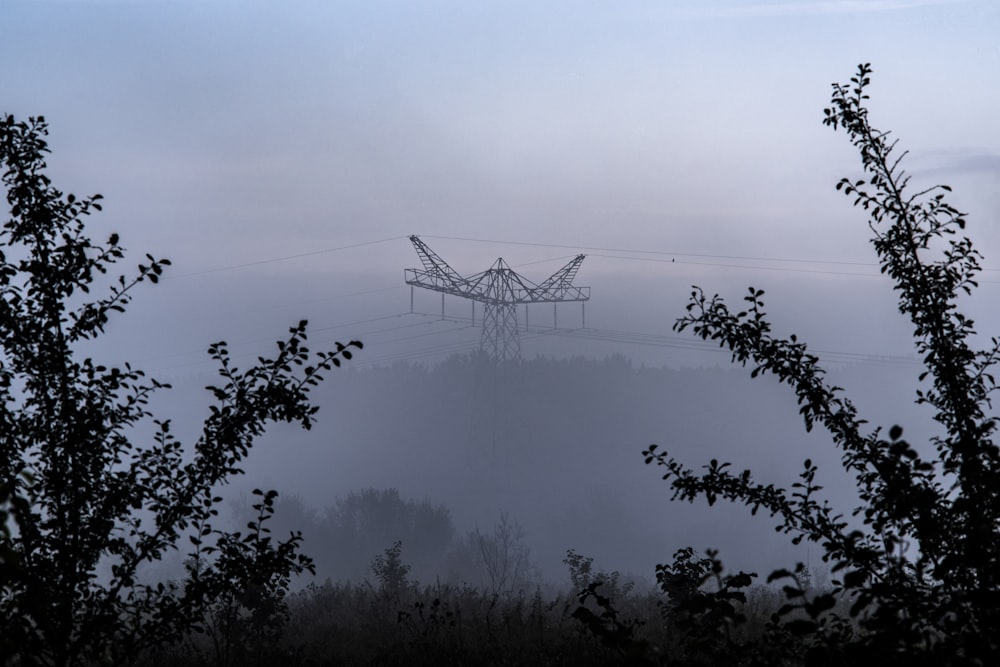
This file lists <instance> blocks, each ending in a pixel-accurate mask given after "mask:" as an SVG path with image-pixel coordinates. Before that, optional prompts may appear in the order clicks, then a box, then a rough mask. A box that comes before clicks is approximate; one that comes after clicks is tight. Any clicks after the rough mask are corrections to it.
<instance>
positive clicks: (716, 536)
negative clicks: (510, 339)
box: [169, 352, 926, 585]
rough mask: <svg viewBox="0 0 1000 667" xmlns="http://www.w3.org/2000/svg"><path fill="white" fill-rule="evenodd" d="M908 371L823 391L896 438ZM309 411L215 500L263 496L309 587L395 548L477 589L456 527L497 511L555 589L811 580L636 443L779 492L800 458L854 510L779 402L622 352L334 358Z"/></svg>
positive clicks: (742, 376)
mask: <svg viewBox="0 0 1000 667" xmlns="http://www.w3.org/2000/svg"><path fill="white" fill-rule="evenodd" d="M363 358H364V357H363V354H362V355H359V357H358V360H363ZM917 372H918V368H917V367H916V365H914V364H912V363H906V362H905V361H901V360H900V359H898V358H896V359H886V360H883V361H881V362H879V361H878V360H875V359H872V360H869V362H868V363H865V364H850V365H845V364H841V365H839V366H837V365H835V366H834V367H833V370H832V371H831V373H830V379H831V381H832V382H834V383H835V384H838V385H840V386H843V387H845V388H847V390H848V393H849V395H851V396H852V398H853V399H854V400H855V401H856V402H857V404H858V406H859V408H860V409H861V412H862V414H865V415H867V416H869V418H870V419H871V421H872V422H873V423H875V424H884V425H885V426H886V427H888V426H890V425H892V424H895V423H900V424H903V425H904V426H905V425H906V424H907V423H908V422H915V421H917V420H916V419H915V415H916V414H918V411H917V410H916V408H915V406H914V405H913V402H912V401H913V399H912V395H911V394H910V392H909V391H908V390H904V389H903V388H904V387H907V386H910V387H912V382H913V378H914V376H915V375H916V373H917ZM212 381H213V380H212V378H211V377H208V376H197V377H190V378H188V379H187V380H184V381H182V382H181V383H180V384H177V385H176V386H175V388H174V390H173V391H171V392H169V394H170V395H171V397H172V398H171V403H173V401H175V400H179V401H181V402H182V403H183V401H184V400H190V401H191V405H190V407H189V408H185V407H184V406H183V405H181V404H177V403H174V404H173V407H174V408H175V409H174V410H173V412H174V413H178V411H181V412H180V413H181V414H183V411H184V410H186V409H190V410H192V411H194V412H195V413H197V411H198V410H199V408H198V407H197V406H198V405H200V403H201V402H203V401H202V399H201V398H200V394H202V393H203V390H202V387H203V386H204V385H205V384H208V383H211V382H212ZM316 401H317V404H318V405H320V406H321V410H320V413H319V420H318V422H317V424H316V425H315V426H314V427H313V429H312V430H311V431H301V430H298V429H295V428H293V427H288V426H280V425H279V426H275V427H273V428H272V429H270V431H269V432H268V433H267V435H266V436H265V437H264V439H263V440H262V441H261V442H260V444H259V445H257V446H256V447H255V448H254V451H253V455H252V456H251V457H250V459H249V461H248V462H247V465H246V472H247V474H246V475H245V476H244V477H241V478H239V479H238V480H236V481H235V483H234V484H233V485H232V486H231V487H228V488H227V489H226V492H227V495H228V496H229V497H230V498H231V501H232V502H231V504H230V509H231V511H232V512H233V517H234V521H235V520H242V519H243V518H244V517H245V512H246V510H247V509H248V502H249V501H247V500H246V498H247V497H248V496H249V491H250V490H251V489H252V488H254V487H260V488H265V489H266V488H275V489H277V490H278V491H279V492H280V493H281V496H280V497H279V502H278V511H277V514H276V517H275V528H274V530H275V534H276V535H282V534H287V532H288V531H290V530H302V531H303V534H304V537H305V542H304V548H303V550H304V551H305V552H306V553H308V554H309V555H311V556H312V557H313V558H314V559H315V560H316V563H317V575H316V580H317V581H323V580H324V579H325V578H331V579H332V580H334V581H337V580H340V579H354V580H359V579H363V578H365V577H370V576H371V573H370V571H369V565H370V564H371V562H372V560H373V559H374V557H375V556H377V555H379V554H382V553H383V552H384V551H385V550H386V549H387V548H389V547H391V546H392V544H393V542H394V541H395V540H397V539H398V540H401V541H402V557H403V560H404V561H405V562H408V563H410V564H411V565H412V566H413V567H414V570H413V575H414V576H415V577H417V578H419V579H421V580H424V581H433V580H434V579H435V578H439V579H440V580H442V581H454V582H455V583H461V582H462V581H466V582H468V583H473V584H480V583H482V582H481V581H478V580H477V577H479V578H481V577H482V576H483V573H482V572H481V571H479V570H477V569H476V568H477V563H478V562H479V561H480V560H481V558H480V557H479V555H478V554H477V545H476V544H475V543H474V540H473V541H471V542H470V533H473V532H474V531H476V530H477V529H478V530H479V531H480V534H481V535H487V536H488V535H490V534H492V532H493V530H494V528H495V527H496V525H497V524H498V523H499V522H500V520H501V518H502V516H504V515H506V516H507V517H508V519H509V520H510V521H511V522H512V523H516V524H517V525H518V526H520V527H522V528H523V531H524V532H523V539H521V540H520V541H519V545H520V546H523V547H524V548H526V549H528V550H529V552H530V562H531V564H532V565H533V566H534V567H535V568H536V569H535V570H533V571H532V573H533V574H534V575H536V578H537V579H539V580H540V581H544V582H548V583H554V584H559V585H562V584H564V583H565V581H566V571H565V570H566V569H565V566H564V565H563V563H562V561H563V559H564V557H565V555H566V551H567V550H568V549H575V550H576V551H577V552H579V553H581V554H584V555H587V556H590V557H593V558H594V559H595V561H596V563H597V564H599V565H600V566H602V567H605V568H607V569H609V570H610V569H617V570H620V571H622V572H624V573H629V574H630V575H633V576H635V577H637V578H638V579H640V580H645V581H648V580H650V579H651V573H652V571H653V566H654V565H655V564H657V563H660V562H664V561H666V560H668V559H669V557H670V556H671V555H672V554H673V552H674V551H675V550H677V549H679V548H681V547H684V546H689V545H690V546H693V547H694V548H696V549H698V550H705V549H707V548H717V549H720V551H721V554H722V557H723V559H724V561H725V562H726V564H727V566H731V567H732V568H733V569H739V568H744V569H750V570H756V571H761V572H767V571H769V570H768V568H773V567H774V566H776V564H786V565H788V566H791V565H794V563H795V562H796V561H803V562H809V563H810V565H811V566H813V567H814V568H816V569H818V570H821V569H822V564H821V563H820V562H819V553H818V552H817V551H815V550H813V551H810V550H809V549H807V548H804V547H803V548H795V547H791V546H790V545H789V544H788V539H787V537H785V536H783V535H780V534H777V533H775V532H774V530H773V521H772V520H770V519H769V518H768V517H766V516H757V517H751V516H750V513H749V511H748V510H747V509H746V508H744V507H742V506H729V505H728V504H727V503H726V502H725V501H720V502H719V503H718V505H717V506H716V507H713V508H711V509H708V508H707V506H706V505H705V504H704V503H696V504H694V505H691V504H687V503H671V502H669V499H670V493H669V490H668V488H667V485H666V484H665V483H663V482H662V481H661V480H660V476H661V475H660V472H658V471H657V469H656V468H655V467H653V466H645V465H644V464H643V459H642V456H641V451H642V449H643V448H645V447H646V446H647V445H649V444H651V443H657V444H659V445H660V446H661V447H664V448H667V449H668V450H669V451H670V452H671V453H672V454H675V455H676V456H678V457H679V458H680V459H682V460H684V461H685V462H688V463H689V464H691V465H695V466H698V465H701V464H703V463H705V464H707V463H708V462H709V460H710V459H712V458H717V459H719V460H720V461H729V462H731V463H732V464H733V466H734V468H736V469H738V470H741V469H743V468H750V469H751V470H753V472H754V473H755V475H756V476H757V479H758V480H760V481H762V482H773V483H775V484H778V485H788V484H790V483H791V482H793V481H794V478H795V476H796V475H797V474H798V473H799V472H800V471H801V465H802V461H803V460H804V459H806V458H812V459H813V460H814V461H816V462H817V463H818V464H819V465H820V475H821V479H823V482H824V484H825V485H826V486H827V489H826V492H827V493H828V496H829V497H830V499H831V501H833V502H834V504H835V505H836V506H838V507H839V508H841V509H842V510H844V511H850V510H851V509H853V507H854V504H855V498H854V497H853V496H852V491H851V486H850V485H849V484H845V482H847V481H848V480H847V478H846V477H844V476H843V473H842V472H840V468H839V462H838V456H839V454H838V452H837V451H836V450H835V449H834V448H832V447H831V446H830V445H829V440H828V438H826V437H824V436H825V434H823V433H818V434H816V433H806V431H805V429H804V427H803V424H802V421H801V419H800V417H799V415H798V412H797V406H796V405H795V401H794V397H793V396H792V395H791V392H790V390H789V389H788V388H787V387H786V386H783V385H779V384H778V383H777V382H776V381H775V380H774V378H772V377H770V376H764V377H761V378H757V379H753V380H751V379H750V373H749V369H743V368H740V367H738V366H737V367H721V366H716V367H698V368H670V367H663V366H660V367H652V366H647V365H643V364H640V363H635V362H633V361H632V360H630V359H629V358H628V357H626V356H625V355H624V354H613V355H610V356H606V357H604V358H585V357H580V356H577V357H567V358H553V357H536V358H534V359H530V360H526V361H523V362H521V363H519V364H514V365H506V366H504V365H497V364H495V363H493V362H492V361H491V360H489V359H488V358H486V357H484V356H483V355H481V354H479V353H476V352H473V353H469V354H462V355H454V356H451V357H448V358H446V359H445V360H443V361H442V362H440V363H436V364H432V363H416V362H397V363H394V364H391V365H382V366H375V367H367V368H360V369H359V368H352V367H350V364H348V366H347V367H345V368H342V369H339V370H337V371H336V372H334V373H331V375H330V377H329V378H328V381H327V382H326V383H324V384H323V385H321V386H320V387H319V388H318V389H317V390H316ZM202 409H203V408H202ZM178 421H179V422H180V423H181V424H183V422H184V420H183V419H179V420H178ZM921 421H926V420H921ZM914 435H916V434H914ZM364 494H368V495H367V496H366V497H367V499H368V502H367V503H365V502H361V501H362V500H363V499H362V498H361V496H363V495H364ZM352 503H353V509H352ZM359 507H360V508H361V509H360V510H359ZM352 511H353V512H355V513H356V514H355V519H353V521H355V524H354V525H355V530H354V531H353V533H352V535H347V534H346V533H345V532H344V527H343V524H344V522H345V519H344V516H345V514H348V513H350V512H352ZM359 511H360V512H361V513H362V514H364V516H363V517H361V518H358V517H357V512H359ZM365 512H367V514H365ZM379 512H381V515H380V514H379ZM421 512H423V514H422V516H423V519H421V520H420V521H422V523H420V521H418V522H417V524H414V517H415V516H417V515H419V514H420V513H421ZM414 525H416V526H417V527H416V529H415V528H414ZM338 526H339V528H338ZM338 531H339V532H338ZM361 534H363V535H364V537H363V538H361V537H358V536H359V535H361ZM300 583H301V582H300Z"/></svg>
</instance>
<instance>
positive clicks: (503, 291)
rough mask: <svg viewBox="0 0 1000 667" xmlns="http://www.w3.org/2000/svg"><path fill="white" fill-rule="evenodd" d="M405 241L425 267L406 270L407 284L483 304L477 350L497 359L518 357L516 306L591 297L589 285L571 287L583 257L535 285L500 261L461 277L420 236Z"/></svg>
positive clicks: (506, 359) (519, 344)
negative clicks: (478, 271) (411, 246)
mask: <svg viewBox="0 0 1000 667" xmlns="http://www.w3.org/2000/svg"><path fill="white" fill-rule="evenodd" d="M410 241H411V242H412V243H413V247H414V248H416V251H417V255H418V256H419V257H420V262H421V264H423V266H424V268H423V269H405V270H404V272H403V276H404V278H405V280H406V284H407V285H411V286H414V287H423V288H425V289H429V290H434V291H435V292H441V293H442V298H443V295H444V294H452V295H454V296H459V297H462V298H464V299H471V300H472V301H479V302H480V303H482V304H483V306H484V311H485V312H484V314H483V332H482V336H481V337H480V346H481V347H482V349H483V351H485V352H486V353H487V354H489V355H490V357H492V358H493V359H494V360H496V361H509V360H513V359H520V357H521V334H520V330H519V328H518V325H517V306H518V305H519V304H522V303H523V304H525V305H527V304H529V303H558V302H560V301H588V300H589V299H590V288H589V287H577V286H575V285H573V284H572V283H573V278H574V277H576V272H577V271H578V270H579V269H580V264H581V263H582V262H583V258H584V255H577V256H576V257H575V258H573V260H572V261H571V262H570V263H569V264H567V265H566V266H564V267H563V268H561V269H559V270H558V271H556V272H555V273H553V274H552V275H551V276H549V277H548V278H546V279H545V280H544V281H542V282H541V283H539V284H537V285H536V284H535V283H533V282H531V281H530V280H528V279H527V278H525V277H524V276H522V275H520V274H519V273H517V272H516V271H514V269H512V268H510V266H508V265H507V263H506V262H505V261H503V258H502V257H501V258H499V259H497V261H495V262H494V263H493V266H491V267H490V268H488V269H486V270H485V271H483V272H482V273H477V274H475V275H473V276H469V277H468V278H463V277H462V276H460V275H459V274H458V273H457V272H456V271H455V270H454V269H453V268H451V267H450V266H448V263H447V262H445V261H444V260H443V259H441V258H440V257H438V256H437V254H436V253H435V252H434V251H433V250H431V249H430V248H428V247H427V244H425V243H424V242H423V241H421V240H420V239H419V238H417V237H416V236H411V237H410ZM473 313H475V310H473ZM525 313H526V314H527V310H525ZM526 317H527V315H526Z"/></svg>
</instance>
